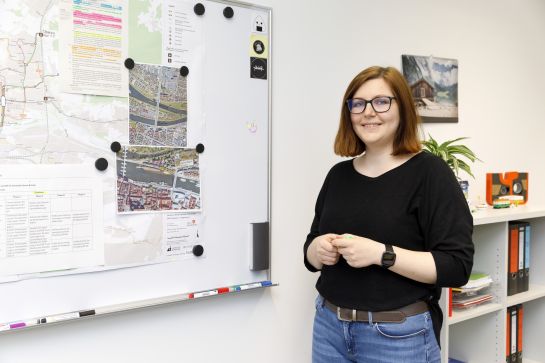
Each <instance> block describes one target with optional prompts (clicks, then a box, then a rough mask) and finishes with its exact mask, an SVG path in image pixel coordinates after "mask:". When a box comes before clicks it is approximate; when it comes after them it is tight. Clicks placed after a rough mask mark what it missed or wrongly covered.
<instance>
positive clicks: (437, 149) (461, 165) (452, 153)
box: [422, 134, 480, 199]
mask: <svg viewBox="0 0 545 363" xmlns="http://www.w3.org/2000/svg"><path fill="white" fill-rule="evenodd" d="M428 137H429V139H428V140H424V141H422V146H423V148H424V150H426V151H428V152H430V153H432V154H434V155H437V156H439V157H440V158H441V159H443V160H444V161H445V162H446V163H447V165H448V166H450V168H451V169H452V171H453V172H454V175H456V178H458V182H459V183H460V187H461V188H462V191H463V192H464V195H465V197H466V199H468V188H469V183H468V181H467V180H462V179H461V178H460V176H459V173H460V170H463V171H464V172H466V173H467V174H468V175H471V177H472V178H473V179H475V176H474V175H473V173H472V172H471V166H470V163H473V162H475V160H479V161H480V159H479V158H477V156H476V155H475V153H474V152H473V151H472V150H471V149H470V148H468V147H467V146H465V145H463V144H459V143H458V142H459V141H461V140H465V139H467V137H459V138H457V139H453V140H447V141H445V142H443V143H441V144H439V143H438V142H437V141H436V140H435V139H434V138H433V137H431V135H429V134H428ZM457 143H458V144H457ZM461 158H465V159H466V160H463V159H461Z"/></svg>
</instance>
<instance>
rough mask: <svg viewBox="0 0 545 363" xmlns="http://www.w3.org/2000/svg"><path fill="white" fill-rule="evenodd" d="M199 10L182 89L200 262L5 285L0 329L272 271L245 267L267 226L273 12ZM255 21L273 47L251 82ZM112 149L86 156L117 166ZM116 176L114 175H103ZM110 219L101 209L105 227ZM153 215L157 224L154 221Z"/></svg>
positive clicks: (263, 276) (214, 6)
mask: <svg viewBox="0 0 545 363" xmlns="http://www.w3.org/2000/svg"><path fill="white" fill-rule="evenodd" d="M30 3H32V2H30ZM200 3H202V4H203V5H204V7H205V9H206V11H205V13H204V14H203V15H202V16H200V17H199V21H201V22H202V38H201V39H202V44H200V46H202V49H201V50H202V52H201V53H200V54H201V57H196V58H195V59H194V60H193V63H191V64H188V67H189V69H190V73H189V76H188V78H187V82H188V92H192V90H198V92H199V96H198V97H194V98H193V99H194V100H195V102H194V103H193V105H191V104H190V105H189V109H188V114H189V116H188V117H189V118H190V119H194V120H196V119H199V120H201V123H200V126H202V130H201V131H200V134H199V137H198V138H196V139H195V140H192V141H191V142H190V143H188V146H189V144H191V145H194V144H196V143H201V144H203V145H204V147H205V150H204V152H203V153H201V154H200V155H199V158H200V161H199V162H200V186H201V196H202V201H201V204H202V220H201V224H200V228H199V233H200V235H199V237H200V242H201V243H200V244H201V245H202V246H203V247H204V254H203V255H202V256H200V257H195V258H187V259H183V260H180V261H175V262H167V263H157V264H149V265H140V266H134V267H126V268H119V269H112V270H104V271H98V272H92V273H78V274H70V275H60V276H51V277H42V278H32V279H24V280H21V281H16V282H7V283H2V284H0V296H2V299H0V323H9V322H14V321H23V320H27V319H34V318H40V317H43V316H51V315H56V314H63V313H67V312H74V311H84V310H90V309H96V308H100V307H107V306H112V305H119V306H127V307H128V308H130V307H131V306H135V305H134V304H135V303H137V304H138V302H142V301H148V302H149V301H152V302H153V304H155V303H157V304H160V303H162V302H170V301H171V300H172V298H171V297H172V296H176V295H178V294H187V293H191V292H196V291H206V290H212V289H216V288H219V287H225V286H235V285H239V284H248V283H252V282H256V281H268V280H270V270H269V269H266V270H259V271H252V270H251V269H250V267H249V266H250V264H251V261H250V259H251V258H250V255H251V253H250V247H251V244H252V243H251V240H250V237H251V233H250V232H249V231H251V226H252V223H263V222H270V180H271V177H270V145H271V142H270V137H271V132H270V118H271V116H270V110H271V83H270V79H271V52H270V44H271V41H270V40H271V39H270V38H271V29H270V25H271V9H269V8H265V7H260V6H253V5H249V4H242V3H236V2H224V1H221V2H220V1H201V2H200ZM53 4H56V3H55V2H54V3H53ZM191 4H196V2H195V3H191ZM53 6H55V5H53ZM226 7H230V8H231V9H232V10H233V16H232V17H231V18H227V17H226V16H225V15H224V9H225V8H226ZM49 10H51V9H49ZM52 16H53V15H52ZM256 19H259V21H263V24H261V25H262V26H264V27H266V32H265V33H264V36H265V37H266V38H267V42H268V44H266V46H267V48H269V49H268V54H267V59H266V61H267V69H266V70H265V72H266V75H265V76H263V77H262V78H251V77H250V72H251V67H252V57H251V53H252V52H251V46H252V39H253V38H252V29H253V27H254V26H255V21H256ZM2 30H5V29H4V28H2ZM12 36H13V37H17V36H18V35H17V34H12ZM45 36H47V34H46V35H45ZM129 55H130V54H129ZM2 61H3V60H2ZM135 61H137V62H138V59H135ZM0 68H2V66H1V65H0ZM263 78H266V79H263ZM189 84H191V85H192V86H190V85H189ZM0 85H2V84H1V83H0ZM74 97H80V96H74ZM124 100H126V98H119V100H118V101H116V102H120V103H123V102H125V101H124ZM9 106H10V103H9V100H8V103H7V105H6V107H9ZM6 110H7V108H6ZM2 111H4V109H2ZM4 131H5V130H3V129H0V141H5V140H2V132H4ZM4 138H7V136H6V135H4ZM71 141H72V142H76V141H77V140H71ZM109 141H115V139H114V138H111V139H110V140H109ZM109 141H105V142H104V143H103V144H101V145H94V146H93V147H92V148H89V151H88V155H89V157H90V158H91V159H92V158H99V157H104V158H106V159H107V160H108V161H109V165H115V155H114V154H113V153H112V151H111V150H109V149H110V142H109ZM0 145H1V144H0ZM2 151H4V150H2ZM13 162H14V158H12V157H11V155H10V156H9V157H8V156H6V154H5V153H3V154H0V163H1V164H7V163H13ZM114 169H115V167H110V169H109V171H108V173H110V172H113V170H114ZM108 173H106V174H104V175H108ZM110 176H111V175H110ZM103 184H104V188H105V191H104V193H105V194H107V193H109V194H111V193H114V195H115V190H114V191H112V190H110V189H108V188H112V187H111V185H109V184H107V183H106V182H104V183H103ZM110 196H111V195H110ZM105 208H106V205H105ZM107 208H111V206H107ZM113 214H115V213H112V211H111V210H105V211H104V219H105V221H106V220H107V218H108V216H110V215H113ZM152 216H153V217H150V218H155V219H159V220H160V219H161V218H158V217H157V214H155V215H152ZM116 218H117V217H116ZM138 218H140V219H145V218H146V215H141V216H138ZM150 225H151V226H153V223H152V224H150ZM159 225H160V223H159V224H158V225H157V226H159ZM0 263H1V262H0ZM163 298H166V300H164V301H163V300H162V299H163ZM167 300H168V301H167ZM147 305H150V304H147Z"/></svg>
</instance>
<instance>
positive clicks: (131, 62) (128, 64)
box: [125, 58, 134, 69]
mask: <svg viewBox="0 0 545 363" xmlns="http://www.w3.org/2000/svg"><path fill="white" fill-rule="evenodd" d="M125 68H127V69H133V68H134V60H133V59H132V58H127V59H125Z"/></svg>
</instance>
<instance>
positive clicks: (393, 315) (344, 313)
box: [324, 300, 428, 323]
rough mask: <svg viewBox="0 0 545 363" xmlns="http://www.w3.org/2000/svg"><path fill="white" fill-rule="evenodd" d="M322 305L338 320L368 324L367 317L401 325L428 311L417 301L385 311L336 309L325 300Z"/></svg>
mask: <svg viewBox="0 0 545 363" xmlns="http://www.w3.org/2000/svg"><path fill="white" fill-rule="evenodd" d="M324 305H325V306H326V307H327V308H328V309H329V310H331V311H333V312H334V313H336V314H337V318H338V319H339V320H342V321H361V322H369V315H371V319H372V320H373V322H376V323H402V322H404V321H405V319H406V318H407V317H408V316H413V315H417V314H421V313H424V312H426V311H428V304H426V303H425V302H424V301H417V302H415V303H412V304H409V305H407V306H403V307H401V308H399V309H397V310H387V311H365V310H355V309H346V308H341V307H338V306H336V305H334V304H332V303H330V302H329V301H327V300H324ZM369 313H371V314H369Z"/></svg>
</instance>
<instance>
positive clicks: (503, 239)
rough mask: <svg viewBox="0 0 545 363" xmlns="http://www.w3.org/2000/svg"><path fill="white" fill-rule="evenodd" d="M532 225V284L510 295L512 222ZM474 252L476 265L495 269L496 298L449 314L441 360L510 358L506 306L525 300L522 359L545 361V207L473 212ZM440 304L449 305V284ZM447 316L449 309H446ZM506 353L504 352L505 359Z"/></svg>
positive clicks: (479, 268) (498, 360)
mask: <svg viewBox="0 0 545 363" xmlns="http://www.w3.org/2000/svg"><path fill="white" fill-rule="evenodd" d="M510 221H528V222H530V225H531V243H530V282H531V284H530V286H529V289H528V291H525V292H522V293H518V294H515V295H513V296H507V284H508V278H507V268H508V262H509V261H508V260H509V250H508V247H509V222H510ZM473 222H474V223H473V224H474V226H475V227H474V230H473V231H474V233H473V241H474V243H475V255H474V261H473V262H474V263H473V269H474V270H475V271H483V272H487V273H489V274H490V276H491V277H492V278H493V280H494V284H493V288H492V289H491V290H492V291H491V292H490V293H491V294H493V295H494V296H495V299H494V300H492V301H490V302H488V303H484V304H483V305H480V306H475V307H470V308H467V309H465V310H453V312H452V316H451V317H447V316H445V326H444V329H443V330H442V331H441V341H442V348H443V349H442V350H441V359H442V362H443V363H447V362H448V357H449V356H452V357H460V358H458V359H461V360H463V361H467V362H483V363H484V362H486V363H503V362H505V342H506V339H507V338H506V331H507V327H508V324H509V323H510V322H509V321H508V316H507V308H508V307H509V306H514V305H518V304H524V329H523V330H524V334H523V347H522V351H523V363H545V344H543V335H542V331H543V327H544V326H545V264H543V263H542V262H543V261H545V206H543V205H541V206H534V205H526V206H519V207H515V208H507V209H493V208H487V209H482V210H478V211H476V212H474V213H473ZM443 294H444V296H443V298H442V299H441V308H442V309H443V311H444V312H445V313H446V312H447V310H448V300H449V298H448V297H449V294H448V289H443ZM445 315H446V314H445ZM502 357H504V358H503V359H502Z"/></svg>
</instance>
